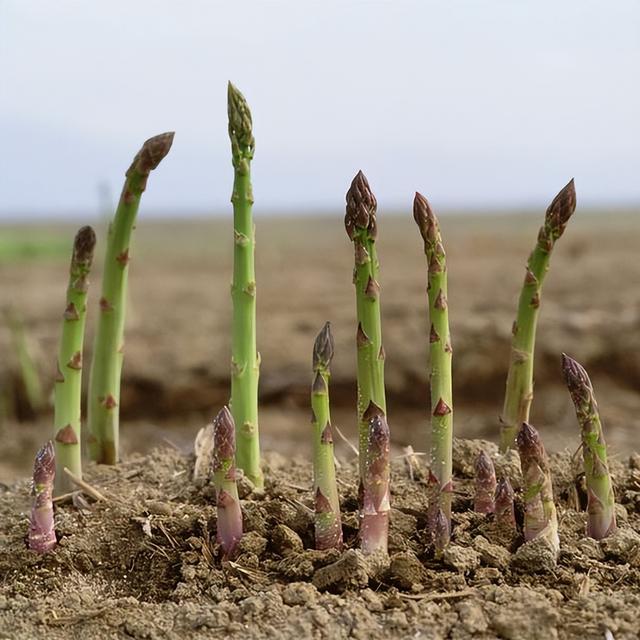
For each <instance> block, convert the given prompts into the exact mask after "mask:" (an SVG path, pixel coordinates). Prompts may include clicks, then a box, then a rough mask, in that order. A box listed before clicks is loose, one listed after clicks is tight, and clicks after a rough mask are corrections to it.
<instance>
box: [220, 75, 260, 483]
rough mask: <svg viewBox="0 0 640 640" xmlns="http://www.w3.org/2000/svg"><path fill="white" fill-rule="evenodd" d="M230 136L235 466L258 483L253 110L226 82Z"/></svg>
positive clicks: (232, 407)
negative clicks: (252, 168)
mask: <svg viewBox="0 0 640 640" xmlns="http://www.w3.org/2000/svg"><path fill="white" fill-rule="evenodd" d="M227 97H228V112H229V138H230V139H231V154H232V160H233V169H234V180H233V194H232V196H231V202H232V203H233V237H234V243H233V285H232V287H231V299H232V302H233V328H232V347H231V403H230V407H231V412H232V413H233V418H234V420H235V423H236V430H237V431H236V438H237V442H238V449H237V460H238V466H239V467H240V468H241V469H242V470H243V471H244V473H245V475H246V476H247V477H248V478H250V479H251V481H252V482H253V483H254V484H255V485H256V487H262V486H263V483H264V479H263V476H262V470H261V468H260V440H259V435H258V377H259V374H260V356H259V354H258V351H257V347H256V275H255V264H254V254H255V244H256V242H255V228H254V224H253V217H252V214H251V209H252V206H253V190H252V188H251V160H252V159H253V152H254V149H255V140H254V137H253V131H252V122H251V112H250V111H249V106H248V105H247V101H246V100H245V98H244V96H243V95H242V94H241V93H240V91H238V90H237V89H236V88H235V87H234V86H233V85H232V84H231V83H229V87H228V94H227Z"/></svg>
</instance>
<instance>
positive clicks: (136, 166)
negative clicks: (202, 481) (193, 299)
mask: <svg viewBox="0 0 640 640" xmlns="http://www.w3.org/2000/svg"><path fill="white" fill-rule="evenodd" d="M172 142H173V133H172V132H170V133H162V134H160V135H158V136H155V137H153V138H150V139H149V140H147V141H146V142H145V143H144V144H143V145H142V148H141V149H140V151H138V153H137V154H136V156H135V158H134V159H133V162H132V163H131V166H130V167H129V169H128V170H127V173H126V179H125V182H124V187H123V189H122V195H121V196H120V201H119V203H118V208H117V209H116V214H115V217H114V219H113V222H112V223H111V224H110V226H109V235H108V238H107V248H106V254H105V261H104V271H103V276H102V295H101V298H100V314H99V316H98V327H97V330H96V335H95V342H94V346H93V359H92V361H91V372H90V376H89V403H88V404H89V416H88V423H89V432H90V435H89V453H90V455H91V459H92V460H95V461H96V462H101V463H104V464H115V463H116V462H117V460H118V439H119V406H118V405H119V402H120V377H121V374H122V361H123V357H124V343H123V336H124V322H125V311H126V301H127V281H128V272H129V268H128V265H129V245H130V242H131V233H132V231H133V227H134V223H135V219H136V215H137V213H138V206H139V204H140V198H141V197H142V194H143V192H144V190H145V188H146V186H147V178H148V177H149V174H150V173H151V171H152V170H153V169H155V168H156V167H157V166H158V165H159V164H160V162H161V161H162V159H163V158H164V157H165V156H166V155H167V153H169V149H171V144H172Z"/></svg>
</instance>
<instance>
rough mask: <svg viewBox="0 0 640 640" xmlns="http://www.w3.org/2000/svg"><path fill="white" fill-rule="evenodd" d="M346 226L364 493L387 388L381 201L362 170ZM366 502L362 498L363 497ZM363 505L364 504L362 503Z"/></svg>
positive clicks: (350, 198) (351, 193)
mask: <svg viewBox="0 0 640 640" xmlns="http://www.w3.org/2000/svg"><path fill="white" fill-rule="evenodd" d="M346 200H347V207H346V215H345V218H344V224H345V229H346V231H347V235H348V236H349V238H350V240H351V241H352V242H353V246H354V251H355V269H354V277H353V281H354V284H355V287H356V313H357V320H358V329H357V332H356V345H357V350H358V359H357V378H358V440H359V449H360V458H359V463H360V492H359V493H360V497H361V498H362V495H363V493H362V490H363V483H364V479H365V473H366V464H367V463H366V455H365V453H364V452H366V450H367V445H368V442H369V424H370V421H371V419H372V418H374V417H375V416H383V417H384V416H386V413H387V402H386V398H385V389H384V359H385V354H384V348H383V346H382V327H381V322H380V284H379V283H378V275H379V271H380V265H379V262H378V256H377V252H376V237H377V235H378V229H377V223H376V208H377V202H376V199H375V196H374V195H373V193H372V192H371V189H370V187H369V183H368V182H367V179H366V178H365V176H364V174H363V173H362V171H358V174H357V175H356V177H355V178H354V179H353V181H352V182H351V187H350V188H349V191H347V197H346ZM361 502H362V500H361ZM361 506H362V505H361Z"/></svg>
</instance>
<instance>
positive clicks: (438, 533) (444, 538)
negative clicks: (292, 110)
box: [433, 509, 451, 556]
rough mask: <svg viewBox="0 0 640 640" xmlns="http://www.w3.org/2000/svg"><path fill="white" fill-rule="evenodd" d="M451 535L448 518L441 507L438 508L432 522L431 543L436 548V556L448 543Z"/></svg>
mask: <svg viewBox="0 0 640 640" xmlns="http://www.w3.org/2000/svg"><path fill="white" fill-rule="evenodd" d="M450 537H451V528H450V526H449V520H448V519H447V516H446V515H445V513H444V511H443V510H442V509H438V512H437V513H436V516H435V519H434V523H433V544H434V547H435V550H436V556H439V555H441V554H442V552H443V551H444V549H445V547H446V546H447V545H448V544H449V539H450Z"/></svg>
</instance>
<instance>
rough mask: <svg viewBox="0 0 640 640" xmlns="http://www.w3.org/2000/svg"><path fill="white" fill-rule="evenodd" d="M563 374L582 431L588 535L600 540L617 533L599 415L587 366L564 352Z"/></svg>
mask: <svg viewBox="0 0 640 640" xmlns="http://www.w3.org/2000/svg"><path fill="white" fill-rule="evenodd" d="M562 371H563V373H564V378H565V381H566V383H567V387H568V389H569V393H570V394H571V399H572V400H573V404H574V405H575V408H576V415H577V417H578V423H579V425H580V429H581V431H582V457H583V459H584V474H585V478H586V482H587V500H588V501H587V514H588V520H587V535H588V536H590V537H592V538H595V539H596V540H601V539H602V538H606V537H607V536H609V535H611V534H612V533H613V532H614V531H615V530H616V510H615V498H614V495H613V485H612V483H611V476H610V475H609V465H608V464H607V445H606V443H605V441H604V434H603V432H602V422H601V421H600V412H599V411H598V405H597V403H596V397H595V395H594V392H593V385H592V384H591V380H590V379H589V375H588V374H587V372H586V371H585V369H584V367H583V366H582V365H581V364H579V363H578V362H576V361H575V360H573V359H572V358H570V357H569V356H568V355H566V354H565V353H563V354H562Z"/></svg>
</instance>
